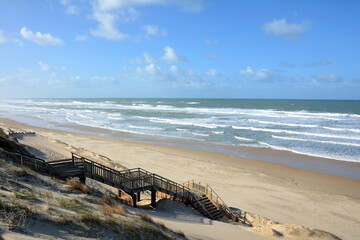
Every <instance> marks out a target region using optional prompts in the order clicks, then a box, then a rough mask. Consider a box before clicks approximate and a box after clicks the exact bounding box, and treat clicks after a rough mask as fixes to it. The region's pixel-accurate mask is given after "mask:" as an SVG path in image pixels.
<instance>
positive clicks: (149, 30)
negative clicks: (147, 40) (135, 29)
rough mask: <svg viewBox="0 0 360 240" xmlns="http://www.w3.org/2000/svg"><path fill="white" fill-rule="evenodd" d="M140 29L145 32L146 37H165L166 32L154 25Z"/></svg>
mask: <svg viewBox="0 0 360 240" xmlns="http://www.w3.org/2000/svg"><path fill="white" fill-rule="evenodd" d="M142 29H143V30H144V31H145V34H146V36H147V37H150V36H156V35H158V36H162V37H165V36H166V31H165V30H164V29H162V28H159V27H157V26H154V25H144V26H142Z"/></svg>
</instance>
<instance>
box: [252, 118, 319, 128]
mask: <svg viewBox="0 0 360 240" xmlns="http://www.w3.org/2000/svg"><path fill="white" fill-rule="evenodd" d="M247 121H249V122H256V123H261V124H269V125H280V126H289V127H305V128H317V127H319V125H314V124H297V123H282V122H270V121H261V120H256V119H248V120H247Z"/></svg>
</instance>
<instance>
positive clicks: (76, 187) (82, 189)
mask: <svg viewBox="0 0 360 240" xmlns="http://www.w3.org/2000/svg"><path fill="white" fill-rule="evenodd" d="M68 185H69V186H70V187H71V188H72V189H74V190H77V191H80V192H83V193H88V192H89V191H88V189H87V187H86V186H85V184H83V183H80V182H77V181H76V180H75V179H74V178H70V180H69V181H68Z"/></svg>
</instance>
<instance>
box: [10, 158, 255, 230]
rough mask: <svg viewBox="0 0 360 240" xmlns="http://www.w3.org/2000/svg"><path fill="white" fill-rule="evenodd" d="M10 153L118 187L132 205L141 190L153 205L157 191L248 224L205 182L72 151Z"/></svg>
mask: <svg viewBox="0 0 360 240" xmlns="http://www.w3.org/2000/svg"><path fill="white" fill-rule="evenodd" d="M13 154H14V155H15V156H16V158H15V159H14V162H15V163H17V164H19V165H21V166H27V167H29V168H32V169H34V170H36V171H39V172H43V173H47V174H50V175H52V176H56V177H59V178H69V177H79V179H80V181H81V182H83V183H85V180H86V177H88V178H92V179H94V180H96V181H99V182H102V183H104V184H107V185H110V186H112V187H115V188H118V189H119V190H122V191H124V192H125V193H127V194H128V195H130V196H131V197H132V199H133V205H134V206H136V202H137V201H138V199H139V193H140V192H144V191H151V205H152V206H153V207H155V206H156V192H157V191H159V192H162V193H165V194H167V195H169V196H171V197H172V198H173V199H174V200H176V201H179V202H182V203H185V204H186V205H189V204H190V205H191V206H193V207H194V208H195V209H196V210H198V211H199V212H200V213H201V214H203V215H204V216H205V217H208V218H210V219H212V220H219V219H220V218H222V217H224V216H225V217H227V218H229V219H230V220H232V221H235V222H238V221H241V222H243V223H244V224H247V225H250V226H251V223H249V222H248V221H247V219H246V214H245V212H242V211H239V212H238V213H235V212H233V211H231V210H230V208H229V207H228V206H227V205H226V204H225V202H224V201H223V200H222V199H221V198H220V197H219V196H218V195H217V194H216V193H215V192H214V190H213V189H212V188H211V187H210V186H209V185H207V184H206V185H204V184H201V183H195V182H194V181H193V180H192V181H188V182H186V183H183V184H178V183H176V182H174V181H171V180H169V179H167V178H164V177H162V176H159V175H157V174H154V173H151V172H148V171H146V170H144V169H141V168H134V169H127V170H121V171H118V170H115V169H112V168H109V167H107V166H104V165H101V164H99V163H97V162H95V161H92V160H90V159H87V158H85V157H82V156H80V155H77V154H74V153H72V158H71V159H63V160H55V161H45V160H43V159H39V158H35V157H32V156H26V155H22V154H18V153H13Z"/></svg>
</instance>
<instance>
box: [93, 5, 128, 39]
mask: <svg viewBox="0 0 360 240" xmlns="http://www.w3.org/2000/svg"><path fill="white" fill-rule="evenodd" d="M92 17H93V19H95V20H96V21H98V23H99V24H98V26H97V28H96V29H92V30H91V34H92V35H94V36H98V37H104V38H106V39H109V40H128V39H130V38H131V37H130V35H128V34H126V33H122V32H120V31H119V29H118V28H117V20H118V15H117V14H115V13H108V12H99V11H96V12H94V14H93V16H92Z"/></svg>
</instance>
